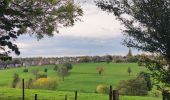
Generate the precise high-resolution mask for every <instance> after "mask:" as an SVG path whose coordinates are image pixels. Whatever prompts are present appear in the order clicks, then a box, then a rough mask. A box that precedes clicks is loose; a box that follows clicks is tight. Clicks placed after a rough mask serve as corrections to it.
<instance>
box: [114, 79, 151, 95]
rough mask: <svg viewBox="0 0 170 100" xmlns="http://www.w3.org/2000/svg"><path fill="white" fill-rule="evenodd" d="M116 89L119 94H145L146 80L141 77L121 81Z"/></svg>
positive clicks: (146, 90)
mask: <svg viewBox="0 0 170 100" xmlns="http://www.w3.org/2000/svg"><path fill="white" fill-rule="evenodd" d="M117 89H118V90H119V92H120V94H121V95H130V96H132V95H133V96H145V95H147V94H148V88H147V84H146V81H145V79H143V78H141V77H137V78H135V79H130V80H127V81H121V82H120V83H119V85H118V87H117Z"/></svg>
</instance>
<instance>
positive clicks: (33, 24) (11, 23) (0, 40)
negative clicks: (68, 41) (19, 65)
mask: <svg viewBox="0 0 170 100" xmlns="http://www.w3.org/2000/svg"><path fill="white" fill-rule="evenodd" d="M0 8H1V9H0V23H1V24H0V34H1V35H0V50H1V51H4V52H1V53H0V57H1V58H2V59H5V58H6V57H8V54H9V53H10V52H11V51H13V52H14V53H15V54H17V55H19V54H20V52H19V49H18V47H17V45H16V44H14V43H13V40H15V39H17V37H18V36H20V35H23V34H30V35H32V34H34V35H35V36H36V37H37V38H38V39H41V38H43V37H44V36H45V35H47V36H53V33H54V31H55V32H58V27H60V26H61V27H62V26H63V27H68V26H73V25H74V23H75V21H77V20H79V16H82V14H83V12H82V10H81V8H80V7H79V6H77V5H75V4H74V3H73V2H71V1H67V0H66V1H65V2H64V1H63V0H1V1H0Z"/></svg>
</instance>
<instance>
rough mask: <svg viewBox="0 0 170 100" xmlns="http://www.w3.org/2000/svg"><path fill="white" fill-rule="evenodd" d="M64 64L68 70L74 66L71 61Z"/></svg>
mask: <svg viewBox="0 0 170 100" xmlns="http://www.w3.org/2000/svg"><path fill="white" fill-rule="evenodd" d="M63 66H64V67H66V68H67V69H68V70H71V69H72V68H73V66H72V64H71V63H64V64H63Z"/></svg>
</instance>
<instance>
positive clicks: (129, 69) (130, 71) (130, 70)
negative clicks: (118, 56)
mask: <svg viewBox="0 0 170 100" xmlns="http://www.w3.org/2000/svg"><path fill="white" fill-rule="evenodd" d="M127 72H128V73H129V76H130V74H131V73H132V69H131V68H130V67H128V70H127Z"/></svg>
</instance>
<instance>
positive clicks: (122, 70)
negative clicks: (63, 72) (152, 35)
mask: <svg viewBox="0 0 170 100" xmlns="http://www.w3.org/2000/svg"><path fill="white" fill-rule="evenodd" d="M97 67H103V68H104V72H103V73H102V75H99V74H98V73H97V72H96V68H97ZM128 67H131V69H132V73H131V75H130V76H129V75H128V72H127V69H128ZM27 68H28V73H24V72H23V69H24V68H13V69H7V70H0V79H1V81H0V87H1V89H0V97H2V98H3V96H8V97H9V98H10V97H13V99H11V100H14V97H16V98H17V97H19V96H20V95H21V89H12V88H10V84H11V82H12V77H13V74H14V73H17V74H19V77H20V78H24V79H25V80H28V79H29V78H33V77H35V76H34V75H33V74H32V70H35V69H38V70H40V71H44V69H45V68H47V69H48V72H47V74H48V77H53V78H57V79H58V80H59V86H58V88H57V89H56V90H55V91H51V90H32V89H30V90H27V92H26V95H27V96H28V99H29V98H31V97H32V96H33V95H32V94H33V93H37V94H38V95H41V96H40V97H43V98H48V99H47V100H50V99H49V98H50V97H54V98H55V99H56V100H63V99H64V95H66V94H67V95H69V96H70V99H69V100H72V99H73V96H74V91H75V90H77V91H78V93H79V99H80V100H94V99H96V100H108V95H106V94H96V93H94V92H95V90H96V86H97V85H99V84H103V85H106V86H110V85H112V86H113V87H114V88H115V87H116V86H117V85H118V84H119V81H120V80H127V79H130V78H133V77H135V76H136V75H137V74H138V73H139V72H140V71H147V69H146V68H144V67H139V66H138V65H137V64H136V63H109V64H107V63H79V64H73V69H72V70H71V75H70V76H68V77H66V78H65V80H64V81H62V79H61V78H60V77H58V76H57V73H56V71H54V70H53V68H54V65H48V66H31V67H27ZM54 98H53V99H54ZM16 100H17V99H16ZM43 100H44V99H43ZM120 100H160V98H154V97H150V96H148V97H138V96H121V98H120Z"/></svg>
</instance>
